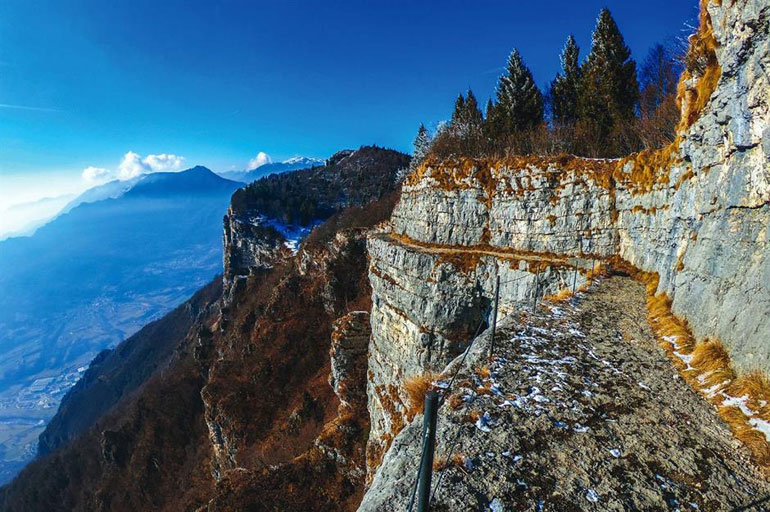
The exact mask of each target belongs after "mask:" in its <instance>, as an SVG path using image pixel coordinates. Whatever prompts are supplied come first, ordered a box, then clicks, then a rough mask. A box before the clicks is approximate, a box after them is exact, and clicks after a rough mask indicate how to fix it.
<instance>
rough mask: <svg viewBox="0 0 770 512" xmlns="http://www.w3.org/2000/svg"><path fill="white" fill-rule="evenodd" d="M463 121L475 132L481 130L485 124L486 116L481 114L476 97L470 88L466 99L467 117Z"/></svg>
mask: <svg viewBox="0 0 770 512" xmlns="http://www.w3.org/2000/svg"><path fill="white" fill-rule="evenodd" d="M463 120H464V121H465V123H466V124H467V125H468V126H470V127H471V128H473V129H474V130H475V129H478V128H480V127H481V124H482V123H483V122H484V114H483V113H482V112H481V109H480V108H479V103H478V101H476V96H475V95H474V94H473V91H471V89H470V88H468V94H467V96H466V99H465V115H464V116H463Z"/></svg>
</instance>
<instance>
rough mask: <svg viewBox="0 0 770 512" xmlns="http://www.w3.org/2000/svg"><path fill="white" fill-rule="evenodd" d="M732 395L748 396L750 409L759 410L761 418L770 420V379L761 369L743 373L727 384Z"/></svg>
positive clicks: (728, 392) (729, 393) (728, 391)
mask: <svg viewBox="0 0 770 512" xmlns="http://www.w3.org/2000/svg"><path fill="white" fill-rule="evenodd" d="M726 392H727V394H728V395H731V396H736V397H740V396H748V403H747V405H748V406H749V408H750V409H752V410H754V411H757V412H758V416H759V418H761V419H763V420H765V421H770V380H768V378H767V376H766V375H764V374H762V373H761V372H759V371H753V372H750V373H747V374H745V375H741V376H740V377H738V378H737V379H735V380H734V381H733V382H731V383H730V385H729V386H727V390H726Z"/></svg>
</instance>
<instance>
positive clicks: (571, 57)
mask: <svg viewBox="0 0 770 512" xmlns="http://www.w3.org/2000/svg"><path fill="white" fill-rule="evenodd" d="M579 54H580V48H579V47H578V45H577V43H576V42H575V38H574V37H573V36H572V35H570V36H569V37H568V38H567V42H566V44H565V45H564V49H563V50H562V52H561V55H560V61H561V72H560V73H559V74H558V75H556V78H555V79H554V81H553V82H551V108H552V115H553V121H554V122H555V123H561V124H571V123H574V122H575V121H576V120H577V116H578V93H579V91H580V75H581V72H580V65H579V64H578V56H579Z"/></svg>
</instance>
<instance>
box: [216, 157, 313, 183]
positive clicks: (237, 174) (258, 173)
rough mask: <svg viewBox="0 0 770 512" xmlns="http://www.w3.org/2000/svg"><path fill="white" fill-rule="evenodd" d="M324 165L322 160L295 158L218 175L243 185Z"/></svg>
mask: <svg viewBox="0 0 770 512" xmlns="http://www.w3.org/2000/svg"><path fill="white" fill-rule="evenodd" d="M323 164H324V160H322V159H320V158H311V157H306V156H295V157H292V158H289V159H288V160H284V161H283V162H270V163H268V164H264V165H260V166H259V167H257V168H255V169H250V170H246V171H227V172H220V173H218V174H219V175H220V176H222V177H223V178H226V179H228V180H233V181H239V182H241V183H251V182H253V181H256V180H258V179H259V178H263V177H265V176H270V175H271V174H279V173H282V172H287V171H296V170H298V169H309V168H311V167H318V166H321V165H323Z"/></svg>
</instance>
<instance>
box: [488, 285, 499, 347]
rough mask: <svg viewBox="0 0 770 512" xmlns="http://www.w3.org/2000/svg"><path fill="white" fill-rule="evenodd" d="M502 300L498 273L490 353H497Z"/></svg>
mask: <svg viewBox="0 0 770 512" xmlns="http://www.w3.org/2000/svg"><path fill="white" fill-rule="evenodd" d="M499 302H500V274H497V284H496V285H495V309H494V313H492V341H491V343H490V345H489V355H490V356H491V355H492V354H494V353H495V330H496V329H497V305H498V304H499Z"/></svg>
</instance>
